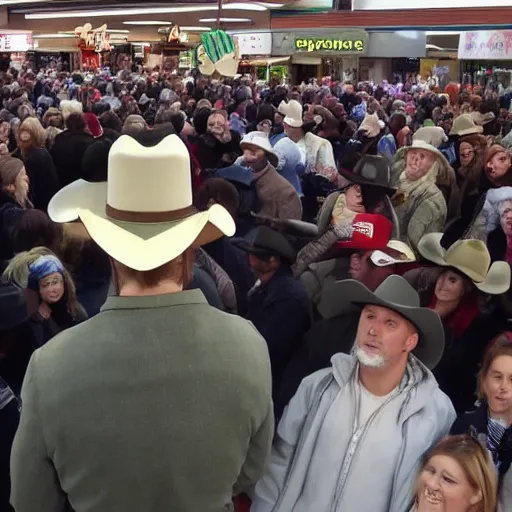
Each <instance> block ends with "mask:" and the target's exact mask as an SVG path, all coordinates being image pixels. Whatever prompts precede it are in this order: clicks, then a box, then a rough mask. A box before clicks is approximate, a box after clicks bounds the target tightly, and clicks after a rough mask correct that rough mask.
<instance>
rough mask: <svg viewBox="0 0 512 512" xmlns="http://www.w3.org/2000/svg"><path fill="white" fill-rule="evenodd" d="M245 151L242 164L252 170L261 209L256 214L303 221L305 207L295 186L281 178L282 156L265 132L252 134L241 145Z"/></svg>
mask: <svg viewBox="0 0 512 512" xmlns="http://www.w3.org/2000/svg"><path fill="white" fill-rule="evenodd" d="M240 147H241V148H242V151H243V152H244V154H243V156H242V158H241V161H240V163H241V165H243V166H245V167H248V168H249V169H251V172H252V178H253V182H254V184H255V187H256V192H257V195H258V200H259V202H260V207H259V210H258V211H257V212H255V213H258V214H259V215H263V216H266V217H271V218H274V219H282V220H284V219H295V220H301V218H302V204H301V202H300V198H299V195H298V194H297V192H296V190H295V189H294V187H293V185H292V184H291V183H290V182H289V181H288V180H286V179H285V178H284V177H283V176H281V175H280V174H279V173H278V172H277V171H276V167H277V166H278V165H279V157H278V155H277V154H276V152H275V151H274V149H273V148H272V146H271V145H270V142H269V140H268V137H267V135H266V134H265V133H263V132H250V133H248V134H247V135H246V136H245V137H244V138H243V139H242V142H241V143H240Z"/></svg>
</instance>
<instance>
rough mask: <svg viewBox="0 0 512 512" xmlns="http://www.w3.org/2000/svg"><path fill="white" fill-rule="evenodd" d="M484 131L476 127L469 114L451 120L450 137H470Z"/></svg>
mask: <svg viewBox="0 0 512 512" xmlns="http://www.w3.org/2000/svg"><path fill="white" fill-rule="evenodd" d="M483 131H484V129H483V128H482V127H481V126H478V125H477V124H476V123H475V121H473V118H472V117H471V114H462V115H460V116H458V117H456V118H455V119H454V120H453V125H452V129H451V130H450V135H458V136H459V137H463V136H464V135H471V134H473V133H482V132H483Z"/></svg>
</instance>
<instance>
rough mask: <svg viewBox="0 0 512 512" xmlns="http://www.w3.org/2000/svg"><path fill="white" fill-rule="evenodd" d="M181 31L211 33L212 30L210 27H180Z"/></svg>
mask: <svg viewBox="0 0 512 512" xmlns="http://www.w3.org/2000/svg"><path fill="white" fill-rule="evenodd" d="M180 28H181V30H185V31H186V32H209V31H210V30H211V28H210V27H187V26H184V27H180Z"/></svg>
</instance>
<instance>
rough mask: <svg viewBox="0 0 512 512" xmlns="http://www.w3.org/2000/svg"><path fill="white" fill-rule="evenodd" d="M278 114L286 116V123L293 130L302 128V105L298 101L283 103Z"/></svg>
mask: <svg viewBox="0 0 512 512" xmlns="http://www.w3.org/2000/svg"><path fill="white" fill-rule="evenodd" d="M277 110H278V112H279V113H280V114H284V116H285V117H284V122H285V123H286V124H287V125H289V126H291V127H292V128H300V127H301V126H302V125H303V124H304V121H303V119H302V105H301V104H300V103H299V102H298V101H297V100H290V101H289V102H288V103H286V101H284V100H283V101H281V103H280V104H279V107H278V109H277Z"/></svg>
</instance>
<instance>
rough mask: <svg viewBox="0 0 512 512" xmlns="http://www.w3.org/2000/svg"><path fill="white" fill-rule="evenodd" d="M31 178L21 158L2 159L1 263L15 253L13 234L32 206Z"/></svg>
mask: <svg viewBox="0 0 512 512" xmlns="http://www.w3.org/2000/svg"><path fill="white" fill-rule="evenodd" d="M29 185H30V180H29V178H28V176H27V172H26V170H25V167H24V165H23V162H22V161H21V160H18V159H17V158H12V157H11V156H5V157H3V158H1V159H0V264H2V262H4V261H5V260H9V259H11V258H12V256H13V255H14V249H13V236H14V230H15V227H16V224H17V222H18V221H19V219H20V217H21V214H22V213H23V211H24V210H25V209H28V208H32V203H31V202H30V200H29V198H28V194H29Z"/></svg>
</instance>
